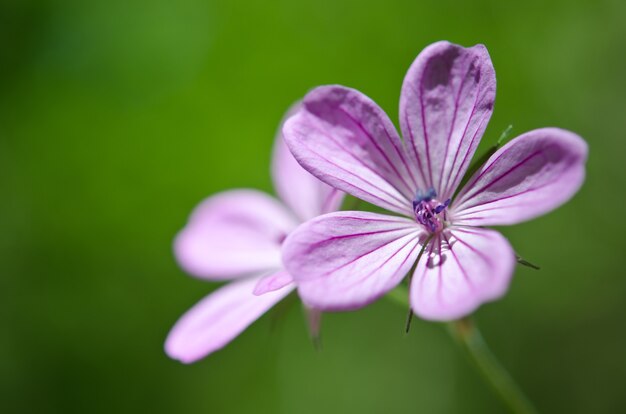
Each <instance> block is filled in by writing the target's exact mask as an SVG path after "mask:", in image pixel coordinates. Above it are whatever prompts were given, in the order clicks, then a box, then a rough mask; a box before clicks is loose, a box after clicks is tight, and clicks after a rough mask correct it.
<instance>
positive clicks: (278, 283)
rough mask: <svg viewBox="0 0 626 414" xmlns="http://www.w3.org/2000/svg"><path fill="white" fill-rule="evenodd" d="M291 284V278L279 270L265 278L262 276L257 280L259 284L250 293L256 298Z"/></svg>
mask: <svg viewBox="0 0 626 414" xmlns="http://www.w3.org/2000/svg"><path fill="white" fill-rule="evenodd" d="M292 282H293V278H292V277H291V275H290V274H289V273H287V272H286V271H284V270H281V271H279V272H276V273H271V274H269V275H267V276H263V277H262V278H261V279H259V282H258V283H257V284H256V286H255V287H254V290H253V292H252V293H254V294H255V295H257V296H260V295H264V294H266V293H268V292H274V291H275V290H278V289H280V288H282V287H284V286H287V285H288V284H290V283H292Z"/></svg>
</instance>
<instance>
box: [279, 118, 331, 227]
mask: <svg viewBox="0 0 626 414" xmlns="http://www.w3.org/2000/svg"><path fill="white" fill-rule="evenodd" d="M292 112H295V109H294V110H293V111H292ZM272 178H273V180H274V186H275V188H276V192H277V193H278V195H279V196H280V198H281V199H282V200H283V201H284V202H285V204H287V205H288V206H289V207H290V208H291V209H292V210H293V212H294V213H295V214H296V215H297V216H298V218H299V219H300V220H301V221H306V220H308V219H311V218H313V217H316V216H319V215H320V214H324V213H330V212H331V211H335V210H337V209H339V207H340V205H341V202H342V200H343V193H342V192H341V191H339V190H337V189H335V188H333V187H331V186H329V185H327V184H325V183H323V182H321V181H320V180H318V179H317V178H315V177H314V176H313V175H311V174H310V173H309V172H308V171H306V170H305V169H304V168H302V167H301V166H300V164H298V162H297V161H296V159H295V158H294V157H293V155H291V152H290V151H289V148H287V145H285V142H284V141H283V138H282V133H280V132H279V133H278V134H277V136H276V141H275V144H274V156H273V159H272Z"/></svg>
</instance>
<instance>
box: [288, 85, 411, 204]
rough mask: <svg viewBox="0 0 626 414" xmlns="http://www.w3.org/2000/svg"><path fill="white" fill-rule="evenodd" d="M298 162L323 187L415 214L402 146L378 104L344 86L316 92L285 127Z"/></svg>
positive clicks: (311, 94) (318, 89)
mask: <svg viewBox="0 0 626 414" xmlns="http://www.w3.org/2000/svg"><path fill="white" fill-rule="evenodd" d="M283 136H284V138H285V141H286V143H287V145H288V146H289V148H290V149H291V152H292V153H293V155H294V156H295V158H296V159H297V160H298V162H299V163H300V164H301V165H302V166H303V167H304V168H305V169H306V170H308V171H309V172H311V173H312V174H313V175H315V176H316V177H318V178H319V179H320V180H322V181H324V182H325V183H327V184H329V185H331V186H333V187H335V188H338V189H340V190H342V191H345V192H347V193H350V194H352V195H353V196H355V197H358V198H361V199H363V200H365V201H367V202H370V203H372V204H375V205H377V206H379V207H382V208H385V209H388V210H392V211H395V212H398V213H402V214H409V215H410V214H411V201H412V200H413V197H414V196H415V192H416V190H417V189H418V186H417V182H416V181H415V179H414V177H413V173H412V171H411V168H410V166H409V164H408V160H407V154H406V152H405V149H404V144H403V142H402V141H401V140H400V138H399V137H398V134H397V132H396V130H395V128H394V126H393V124H392V123H391V121H390V120H389V118H388V117H387V115H386V114H385V113H384V111H383V110H382V109H380V107H378V105H376V104H375V103H374V102H373V101H372V100H371V99H369V98H368V97H367V96H365V95H363V94H362V93H360V92H358V91H356V90H354V89H349V88H346V87H343V86H322V87H319V88H315V89H313V90H312V91H311V92H309V93H308V94H307V95H306V97H305V98H304V100H303V103H302V106H301V108H300V110H299V111H297V113H296V114H295V115H294V116H292V117H291V118H289V119H288V120H287V121H286V122H285V127H284V128H283Z"/></svg>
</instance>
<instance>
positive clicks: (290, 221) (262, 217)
mask: <svg viewBox="0 0 626 414" xmlns="http://www.w3.org/2000/svg"><path fill="white" fill-rule="evenodd" d="M296 225H297V222H296V220H295V218H294V217H293V215H292V214H291V213H290V212H289V211H288V210H287V209H286V208H285V207H284V206H283V205H282V204H281V203H280V202H278V201H277V200H276V199H274V198H272V197H270V196H268V195H267V194H264V193H262V192H260V191H255V190H233V191H227V192H223V193H220V194H217V195H215V196H213V197H210V198H208V199H207V200H205V201H204V202H202V203H201V204H200V205H199V206H198V207H197V208H196V209H195V210H194V212H193V214H192V215H191V218H190V219H189V222H188V223H187V225H186V226H185V228H184V229H183V230H182V231H181V232H180V233H179V234H178V236H177V237H176V241H175V243H174V250H175V253H176V258H177V259H178V262H179V263H180V265H181V266H182V267H183V268H184V269H185V270H186V271H187V272H189V273H191V274H193V275H195V276H198V277H204V278H210V279H218V278H222V279H224V278H233V277H239V276H242V275H246V274H249V273H250V272H256V271H260V270H271V269H277V268H281V267H282V263H281V259H280V245H281V243H282V241H283V240H284V238H285V236H286V235H287V234H288V233H289V232H290V231H291V230H292V229H293V228H295V227H296Z"/></svg>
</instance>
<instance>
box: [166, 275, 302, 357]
mask: <svg viewBox="0 0 626 414" xmlns="http://www.w3.org/2000/svg"><path fill="white" fill-rule="evenodd" d="M259 279H260V277H253V278H249V279H244V280H240V281H236V282H232V283H229V284H228V285H226V286H224V287H221V288H219V289H218V290H216V291H215V292H212V293H211V294H209V295H208V296H206V297H205V298H204V299H202V300H201V301H200V302H198V303H197V304H196V305H195V306H194V307H193V308H191V309H190V310H188V311H187V312H186V313H185V314H184V315H183V316H182V317H181V318H180V319H179V320H178V322H176V324H175V325H174V327H173V328H172V330H171V331H170V333H169V335H168V336H167V339H166V341H165V352H166V353H167V355H169V356H170V357H171V358H174V359H177V360H179V361H181V362H184V363H186V364H189V363H191V362H195V361H197V360H199V359H201V358H204V357H205V356H207V355H208V354H210V353H212V352H214V351H217V350H218V349H220V348H222V347H224V346H225V345H227V344H228V343H229V342H230V341H232V340H233V339H235V337H237V336H238V335H239V334H240V333H241V332H243V330H244V329H246V328H247V327H248V326H250V324H252V322H254V321H256V320H257V319H258V318H259V317H260V316H261V315H263V314H264V313H265V312H267V311H268V310H269V309H270V308H271V307H272V306H274V305H275V304H276V303H278V302H279V301H280V300H281V299H283V298H284V297H285V296H287V295H288V294H289V293H290V292H291V291H293V289H294V288H295V285H294V284H289V285H287V286H285V287H283V288H282V289H280V290H277V291H274V292H270V293H267V294H265V295H262V296H255V295H253V294H252V289H253V288H254V286H255V285H256V284H257V283H258V282H259Z"/></svg>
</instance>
